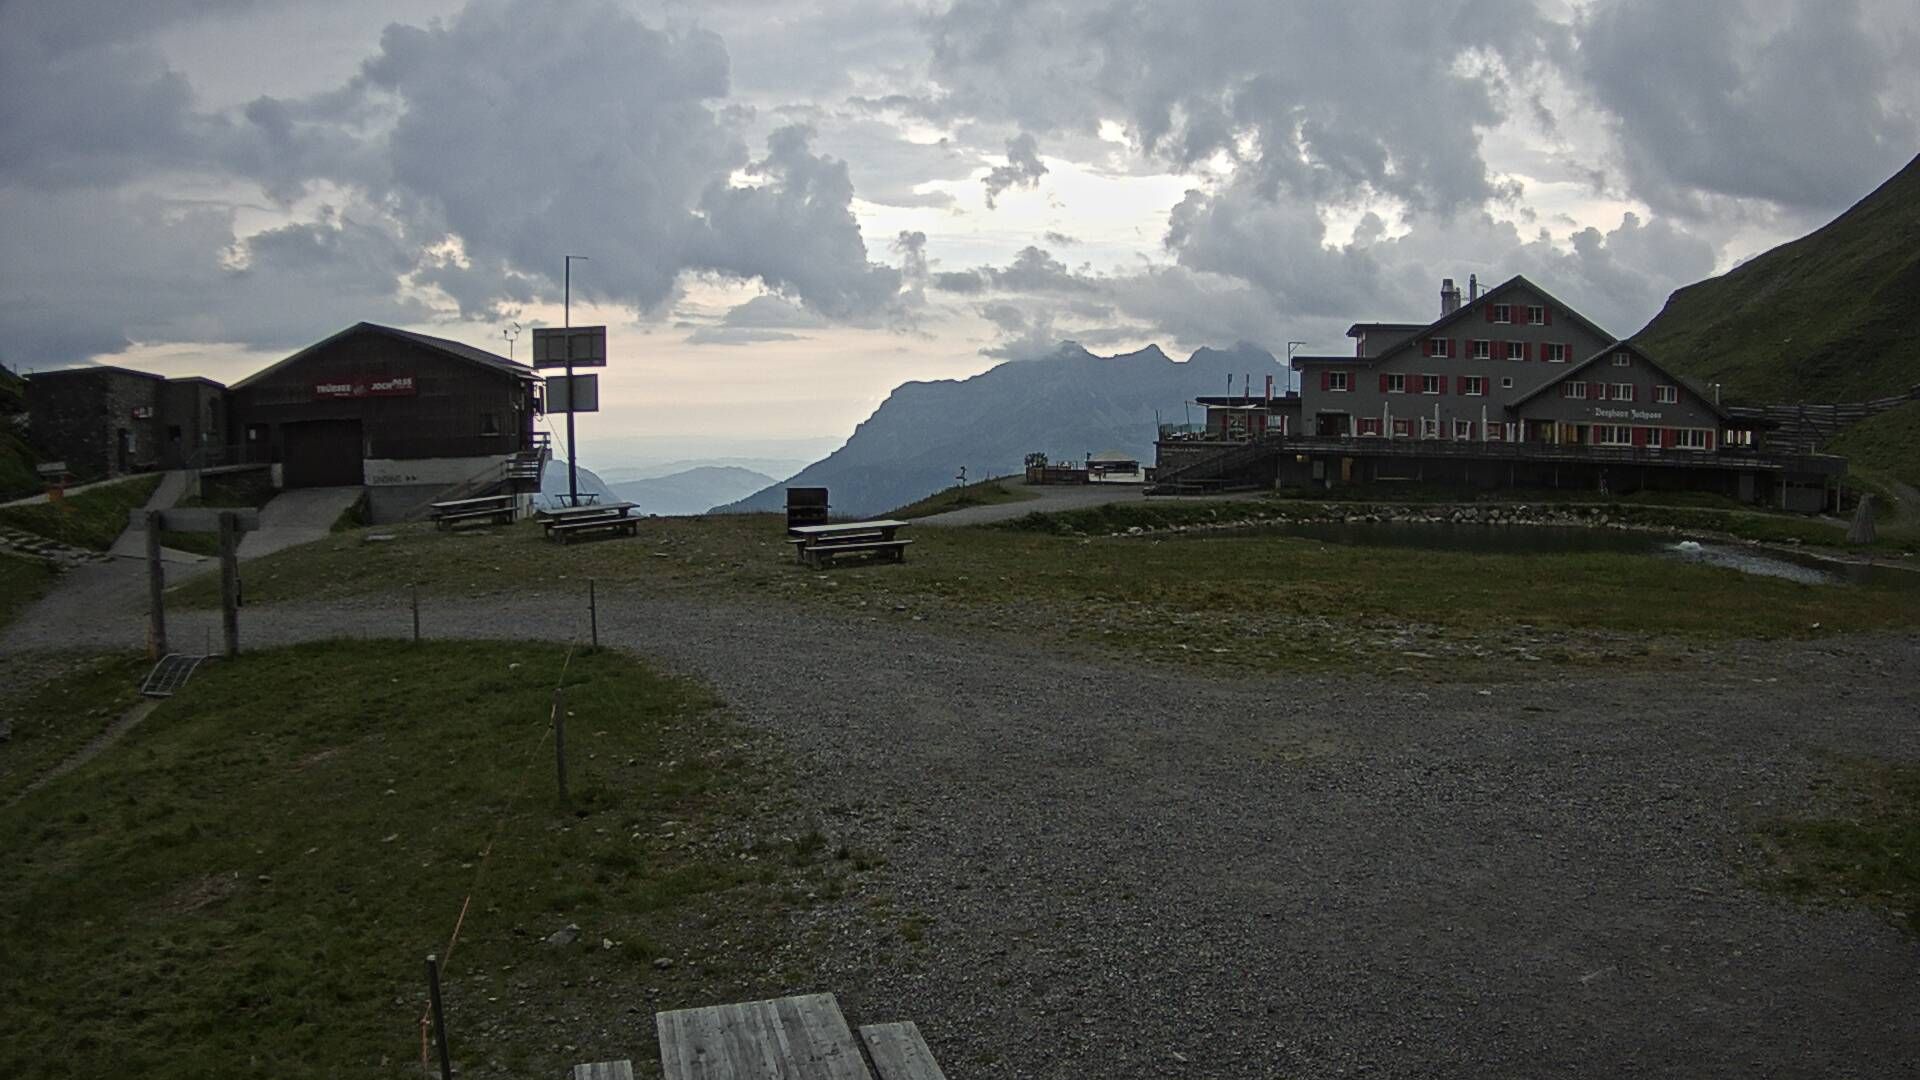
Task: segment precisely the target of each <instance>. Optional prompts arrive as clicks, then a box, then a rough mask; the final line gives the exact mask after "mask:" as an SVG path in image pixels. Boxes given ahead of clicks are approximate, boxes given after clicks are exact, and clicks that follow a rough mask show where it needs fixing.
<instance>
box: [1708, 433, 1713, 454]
mask: <svg viewBox="0 0 1920 1080" xmlns="http://www.w3.org/2000/svg"><path fill="white" fill-rule="evenodd" d="M1707 449H1709V450H1711V449H1713V432H1711V431H1709V432H1707Z"/></svg>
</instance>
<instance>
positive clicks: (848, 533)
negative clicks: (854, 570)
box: [787, 518, 913, 566]
mask: <svg viewBox="0 0 1920 1080" xmlns="http://www.w3.org/2000/svg"><path fill="white" fill-rule="evenodd" d="M910 524H912V522H907V521H895V520H894V519H892V518H881V519H879V520H877V521H836V522H834V523H832V524H830V525H795V526H792V527H791V528H789V529H787V542H788V543H790V544H792V545H793V549H794V555H795V556H796V557H798V558H799V560H800V561H801V562H802V563H806V564H809V565H815V566H817V565H821V564H823V563H826V562H828V561H830V560H831V559H832V558H833V557H834V556H835V555H837V554H855V553H858V552H874V553H879V554H884V555H886V556H888V557H889V558H891V559H893V560H894V561H895V562H898V561H900V560H901V559H903V558H904V557H905V555H906V547H907V545H908V544H911V543H913V541H911V540H897V539H895V538H894V534H895V533H897V532H899V531H900V530H901V529H904V528H906V527H907V526H908V525H910Z"/></svg>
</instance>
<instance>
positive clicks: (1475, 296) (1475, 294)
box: [1467, 274, 1480, 304]
mask: <svg viewBox="0 0 1920 1080" xmlns="http://www.w3.org/2000/svg"><path fill="white" fill-rule="evenodd" d="M1479 302H1480V275H1479V274H1468V275H1467V303H1469V304H1477V303H1479Z"/></svg>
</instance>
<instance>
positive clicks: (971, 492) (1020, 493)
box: [880, 476, 1039, 520]
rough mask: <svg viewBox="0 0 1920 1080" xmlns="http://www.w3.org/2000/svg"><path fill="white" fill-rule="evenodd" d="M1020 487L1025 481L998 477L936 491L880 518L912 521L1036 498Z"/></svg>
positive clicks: (1011, 477)
mask: <svg viewBox="0 0 1920 1080" xmlns="http://www.w3.org/2000/svg"><path fill="white" fill-rule="evenodd" d="M1023 484H1024V481H1023V480H1022V478H1020V477H1018V476H997V477H994V478H992V479H989V480H980V481H976V482H975V483H971V484H968V485H966V486H965V487H950V488H948V489H946V490H945V491H936V492H934V493H933V494H932V495H929V496H927V497H926V498H924V499H920V500H918V501H915V502H910V503H908V504H907V505H905V506H902V507H900V508H898V509H896V510H890V511H888V512H887V513H885V514H882V515H880V516H881V517H890V518H901V519H903V520H912V519H914V518H923V517H931V516H933V515H934V514H944V513H946V512H947V511H949V510H964V509H966V508H967V507H969V506H998V505H999V504H1001V503H1010V502H1022V501H1025V500H1027V499H1034V498H1038V497H1039V496H1037V495H1035V494H1034V493H1033V492H1031V491H1028V490H1026V488H1025V487H1024V486H1022V485H1023Z"/></svg>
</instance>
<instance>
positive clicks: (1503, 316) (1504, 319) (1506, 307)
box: [1493, 304, 1513, 323]
mask: <svg viewBox="0 0 1920 1080" xmlns="http://www.w3.org/2000/svg"><path fill="white" fill-rule="evenodd" d="M1493 321H1494V322H1497V323H1510V322H1512V321H1513V305H1512V304H1495V305H1493Z"/></svg>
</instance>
